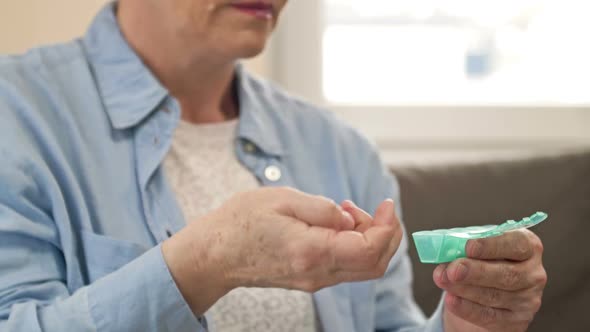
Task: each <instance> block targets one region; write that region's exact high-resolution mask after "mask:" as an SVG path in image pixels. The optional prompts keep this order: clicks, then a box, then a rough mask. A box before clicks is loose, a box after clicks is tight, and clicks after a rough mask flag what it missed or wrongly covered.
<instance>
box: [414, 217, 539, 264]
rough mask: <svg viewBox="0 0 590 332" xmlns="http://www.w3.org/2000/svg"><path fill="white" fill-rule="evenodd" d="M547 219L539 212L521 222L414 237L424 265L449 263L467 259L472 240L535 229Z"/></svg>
mask: <svg viewBox="0 0 590 332" xmlns="http://www.w3.org/2000/svg"><path fill="white" fill-rule="evenodd" d="M547 217H548V215H547V213H544V212H537V213H535V214H533V215H532V216H530V217H526V218H523V219H522V220H520V221H514V220H508V221H506V222H505V223H503V224H501V225H488V226H472V227H461V228H451V229H438V230H434V231H421V232H415V233H413V234H412V237H413V238H414V243H415V244H416V249H417V250H418V256H419V257H420V261H421V262H422V263H432V264H440V263H448V262H451V261H453V260H455V259H457V258H461V257H465V245H466V244H467V241H469V240H471V239H481V238H488V237H494V236H499V235H502V234H504V233H506V232H509V231H513V230H515V229H520V228H529V227H533V226H535V225H537V224H539V223H541V222H542V221H544V220H545V219H547Z"/></svg>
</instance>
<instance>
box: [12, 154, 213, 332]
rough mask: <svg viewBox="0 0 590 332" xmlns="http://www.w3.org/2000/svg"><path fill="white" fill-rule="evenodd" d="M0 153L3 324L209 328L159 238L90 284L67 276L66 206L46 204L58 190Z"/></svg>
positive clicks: (24, 327)
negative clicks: (178, 279) (50, 192)
mask: <svg viewBox="0 0 590 332" xmlns="http://www.w3.org/2000/svg"><path fill="white" fill-rule="evenodd" d="M0 159H1V161H0V162H1V164H2V167H0V252H1V253H2V254H1V255H0V331H46V332H54V331H55V332H57V331H205V330H206V323H205V322H200V320H199V319H197V318H196V317H195V316H194V315H193V313H192V311H191V310H190V308H189V307H188V305H187V304H186V302H185V301H184V299H183V297H182V295H181V294H180V292H179V290H178V289H177V287H176V285H175V283H174V280H173V279H172V277H171V275H170V273H169V271H168V268H167V265H166V263H165V261H164V259H163V256H162V253H161V248H160V246H156V247H154V248H152V249H150V250H148V251H147V252H145V253H144V254H143V255H141V256H139V257H138V258H136V259H135V260H133V261H131V262H130V263H128V264H127V265H125V266H123V267H121V268H120V269H118V270H116V271H114V272H112V273H110V274H108V275H106V276H104V277H103V278H100V279H98V280H96V281H95V282H94V283H92V284H90V285H87V286H84V287H78V285H69V284H68V283H66V280H69V274H71V273H75V272H72V271H76V269H77V268H78V267H77V266H69V267H68V268H66V263H65V262H66V260H65V257H64V254H63V252H64V251H63V250H62V249H63V248H62V245H61V244H60V243H62V241H60V237H63V236H64V235H63V234H66V233H67V232H63V234H61V233H59V232H58V228H62V229H63V228H64V227H67V226H65V225H64V224H65V222H64V220H63V219H62V218H61V216H60V212H59V211H58V209H55V208H54V209H53V210H52V212H51V213H50V212H47V211H50V210H51V209H50V207H49V206H50V205H51V204H52V203H51V200H52V199H55V197H54V198H52V199H50V198H49V196H48V192H47V191H46V188H41V187H40V186H38V185H37V184H35V182H36V181H47V180H42V179H40V178H39V174H38V173H36V172H35V171H34V170H32V169H31V167H28V166H27V165H23V164H22V163H15V162H14V160H12V159H13V158H12V155H11V154H9V153H8V152H7V151H6V149H5V148H2V147H1V146H0ZM97 249H98V248H97ZM69 263H70V265H76V264H78V263H80V262H79V261H76V260H70V261H69ZM74 290H75V291H74Z"/></svg>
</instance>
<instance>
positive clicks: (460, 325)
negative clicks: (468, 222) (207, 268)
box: [433, 230, 547, 331]
mask: <svg viewBox="0 0 590 332" xmlns="http://www.w3.org/2000/svg"><path fill="white" fill-rule="evenodd" d="M465 250H466V254H467V258H462V259H458V260H456V261H453V262H451V263H449V264H442V265H439V266H438V267H437V268H436V269H435V270H434V273H433V278H434V282H435V283H436V285H437V286H438V287H440V288H441V289H443V290H445V291H446V294H445V299H444V301H445V303H444V316H443V317H444V318H443V319H444V325H445V331H473V330H478V328H481V329H483V330H485V331H526V329H527V328H528V326H529V324H530V323H531V321H532V320H533V317H534V316H535V314H536V313H537V311H538V310H539V308H540V307H541V297H542V294H543V289H544V288H545V284H546V283H547V274H546V272H545V269H544V268H543V262H542V254H543V244H542V243H541V240H540V239H539V238H538V237H537V236H536V235H535V234H534V233H532V232H531V231H528V230H517V231H512V232H509V233H506V234H504V235H502V236H498V237H493V238H486V239H477V240H470V241H469V242H468V243H467V246H466V249H465Z"/></svg>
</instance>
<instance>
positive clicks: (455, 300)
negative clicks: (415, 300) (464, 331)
mask: <svg viewBox="0 0 590 332" xmlns="http://www.w3.org/2000/svg"><path fill="white" fill-rule="evenodd" d="M445 309H447V310H449V311H450V312H451V313H453V314H454V315H456V316H458V317H460V318H462V319H464V320H466V321H468V322H471V323H473V324H475V325H477V326H481V327H492V326H503V327H507V326H509V324H510V323H511V322H514V323H515V324H517V319H516V317H515V315H514V313H512V312H511V311H509V310H505V309H495V308H492V307H488V306H483V305H481V304H477V303H474V302H472V301H469V300H467V299H464V298H461V297H458V296H455V295H453V294H450V293H446V295H445Z"/></svg>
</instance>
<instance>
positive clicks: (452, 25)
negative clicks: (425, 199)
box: [0, 0, 590, 164]
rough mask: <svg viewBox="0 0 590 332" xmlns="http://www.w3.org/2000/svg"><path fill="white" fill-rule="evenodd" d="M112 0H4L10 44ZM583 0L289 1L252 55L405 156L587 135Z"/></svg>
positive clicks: (1, 28) (589, 71) (530, 149)
mask: <svg viewBox="0 0 590 332" xmlns="http://www.w3.org/2000/svg"><path fill="white" fill-rule="evenodd" d="M106 2H107V1H106V0H84V1H80V0H52V1H47V0H19V1H2V2H0V53H19V52H23V51H25V50H26V49H28V48H30V47H33V46H35V45H40V44H46V43H52V42H56V41H65V40H69V39H71V38H74V37H76V36H79V35H81V34H83V33H84V31H85V29H86V27H87V25H88V24H89V22H90V21H91V19H92V17H93V16H94V14H95V13H96V12H97V11H98V9H99V8H100V7H101V6H103V5H104V3H106ZM588 9H590V4H589V3H588V1H584V0H510V1H508V0H498V1H485V0H437V1H434V0H297V1H290V3H289V6H288V7H287V10H286V12H285V13H284V15H283V18H282V21H281V24H280V28H279V30H278V31H277V33H276V34H275V36H274V38H273V40H272V42H271V45H270V46H269V48H268V49H267V51H266V52H265V53H264V54H263V55H262V56H260V57H258V58H257V59H254V60H250V61H248V64H247V65H248V67H249V68H250V69H251V70H252V71H254V72H256V73H258V74H259V75H262V76H264V77H267V78H269V79H272V80H275V81H277V82H279V83H280V84H281V85H283V86H284V87H286V88H287V89H288V90H289V91H291V92H292V93H294V94H297V95H300V96H302V97H304V98H306V99H308V100H311V101H312V102H314V103H316V104H319V105H322V106H324V107H326V108H329V109H331V110H333V111H334V112H337V113H338V114H339V115H340V116H342V117H343V118H345V120H347V121H348V122H350V123H352V124H354V125H355V126H357V127H358V128H360V129H361V130H362V131H363V132H364V133H365V134H366V135H368V136H369V137H371V138H372V139H374V140H375V141H376V142H377V144H378V146H379V147H380V149H381V150H382V153H383V156H384V158H385V159H386V161H388V162H390V163H396V164H412V163H424V162H427V163H437V162H444V163H446V162H449V161H465V160H481V159H490V158H492V159H506V158H508V159H510V158H513V157H514V156H523V155H530V154H537V153H545V152H553V151H564V150H571V149H577V148H580V147H584V146H586V145H587V144H589V142H590V140H589V138H590V130H588V125H590V112H589V111H588V110H589V108H590V93H589V92H588V90H589V88H588V87H589V86H590V62H589V61H587V59H588V58H590V43H588V42H584V40H586V36H585V35H586V32H589V31H590V20H588V19H587V18H586V17H585V16H586V15H587V13H588Z"/></svg>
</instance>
